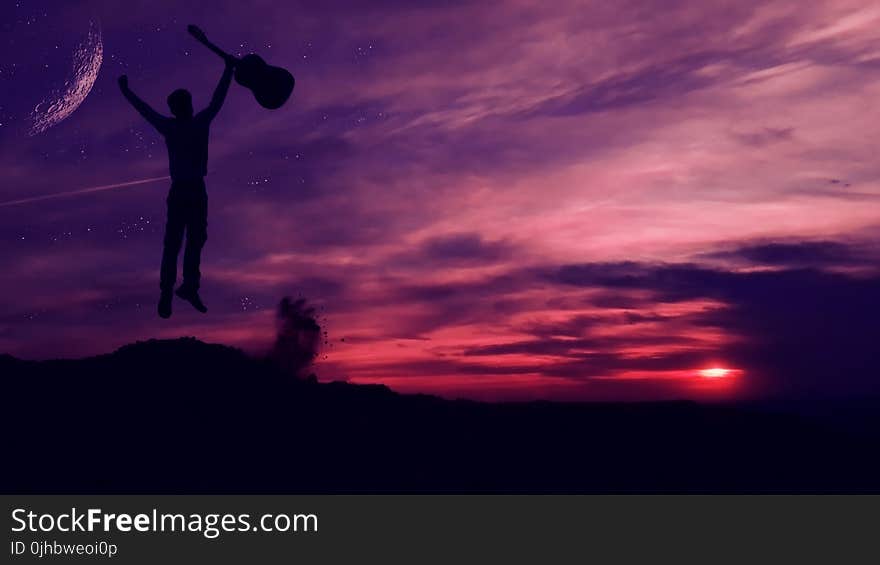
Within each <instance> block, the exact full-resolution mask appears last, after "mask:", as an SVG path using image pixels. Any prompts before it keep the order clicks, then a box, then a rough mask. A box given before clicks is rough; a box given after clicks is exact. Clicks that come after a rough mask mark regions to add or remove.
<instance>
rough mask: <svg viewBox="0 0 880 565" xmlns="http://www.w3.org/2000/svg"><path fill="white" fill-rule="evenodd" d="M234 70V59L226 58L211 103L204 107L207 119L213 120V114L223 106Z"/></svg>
mask: <svg viewBox="0 0 880 565" xmlns="http://www.w3.org/2000/svg"><path fill="white" fill-rule="evenodd" d="M234 70H235V60H234V59H232V58H231V57H230V58H227V59H226V68H225V69H223V76H221V77H220V82H219V83H218V84H217V88H215V89H214V95H213V96H211V103H210V104H209V105H208V107H207V108H206V109H205V114H207V116H208V119H209V120H213V119H214V116H216V115H217V112H219V111H220V108H221V107H222V106H223V101H224V100H226V93H227V92H229V85H230V84H232V73H233V71H234Z"/></svg>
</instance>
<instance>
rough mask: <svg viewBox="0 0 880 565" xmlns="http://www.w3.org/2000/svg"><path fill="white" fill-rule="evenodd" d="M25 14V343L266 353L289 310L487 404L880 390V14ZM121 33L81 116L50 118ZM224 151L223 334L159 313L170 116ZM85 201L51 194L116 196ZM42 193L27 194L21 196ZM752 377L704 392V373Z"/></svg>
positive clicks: (6, 331) (16, 248)
mask: <svg viewBox="0 0 880 565" xmlns="http://www.w3.org/2000/svg"><path fill="white" fill-rule="evenodd" d="M199 4H201V3H189V2H167V1H166V2H163V1H150V2H139V1H131V2H70V1H65V2H27V1H20V2H12V1H10V2H4V3H3V7H2V9H0V11H2V18H0V22H2V24H0V25H2V27H0V44H2V46H3V48H4V52H5V53H7V55H6V56H4V58H3V61H2V62H0V147H2V152H0V246H2V256H3V264H4V268H3V273H2V275H0V277H2V278H0V307H2V310H0V316H2V317H0V352H6V353H9V354H12V355H16V356H19V357H23V358H29V359H47V358H57V357H81V356H86V355H94V354H99V353H106V352H109V351H112V350H113V349H115V348H117V347H119V346H122V345H124V344H126V343H130V342H133V341H136V340H145V339H149V338H174V337H179V336H195V337H198V338H199V339H202V340H205V341H209V342H218V343H225V344H229V345H234V346H238V347H242V348H244V349H245V350H247V351H251V352H254V353H257V354H259V353H261V352H263V351H266V350H267V349H268V348H269V347H270V346H271V343H272V339H273V336H274V332H275V321H274V316H275V310H276V307H277V305H278V303H279V301H280V300H281V298H282V297H283V296H287V295H289V296H293V297H304V298H306V299H307V300H308V301H309V302H310V303H312V304H313V305H315V306H316V308H317V309H318V312H320V316H321V320H320V321H321V324H322V326H323V327H324V329H326V331H327V332H328V343H327V344H326V346H325V348H324V350H323V353H322V355H321V358H320V360H319V362H318V364H317V365H316V367H315V371H316V372H317V374H318V375H319V377H320V378H321V379H325V380H334V379H346V380H350V381H352V382H357V383H366V382H371V383H374V382H378V383H384V384H386V385H388V386H390V387H392V388H394V389H396V390H400V391H404V392H425V393H432V394H441V395H444V396H449V397H468V398H477V399H491V400H510V399H515V400H522V399H534V398H549V399H557V400H655V399H669V398H690V399H697V400H719V399H720V400H725V399H738V398H757V397H777V396H798V397H799V396H821V397H827V396H829V395H835V396H853V395H855V396H863V395H869V394H872V395H876V394H877V393H878V392H880V386H878V376H880V371H878V369H880V356H878V355H877V353H876V349H877V348H876V342H877V336H878V329H880V327H878V324H880V272H878V258H880V245H878V243H877V241H878V240H877V238H878V236H880V207H878V203H880V161H878V159H877V158H876V156H877V147H878V143H880V133H878V127H877V124H878V121H880V120H878V119H880V103H878V100H880V96H878V95H880V41H878V40H880V7H878V5H877V4H876V3H873V2H864V1H863V2H856V1H848V0H828V1H816V2H809V3H805V2H794V1H772V0H770V1H768V0H761V1H752V0H736V1H721V0H716V1H710V2H697V1H669V0H664V1H662V2H661V1H655V2H648V1H628V0H621V1H618V2H601V1H595V2H592V1H577V2H572V1H567V0H560V1H557V2H542V1H537V0H535V1H531V0H510V1H505V2H492V1H489V2H486V1H474V2H470V1H464V0H461V1H453V0H450V1H442V2H441V1H424V2H403V1H399V0H385V1H374V2H361V1H355V0H350V1H341V0H340V1H336V0H327V1H323V2H293V1H291V2H280V1H277V2H269V1H256V2H224V1H218V2H211V3H210V6H209V5H208V4H207V3H205V5H199ZM93 22H94V23H96V24H97V25H98V26H99V28H100V30H101V34H102V38H103V64H102V66H101V68H100V72H99V73H98V76H97V80H96V82H95V85H94V88H93V89H92V91H91V92H90V93H89V95H88V96H87V97H86V99H85V101H84V102H83V103H82V104H81V105H80V106H79V108H77V109H76V110H75V111H74V112H73V113H72V114H71V115H70V116H69V117H68V118H67V119H65V120H64V121H62V122H61V123H59V124H57V125H55V126H54V127H51V128H50V129H48V130H46V131H44V132H43V133H40V134H38V135H29V134H28V130H29V128H30V127H31V126H32V123H31V121H30V118H29V115H30V114H31V112H32V111H33V109H34V107H35V106H36V105H37V104H39V103H40V102H41V101H42V100H44V99H45V98H46V97H47V96H48V97H50V98H51V96H52V92H53V91H54V89H58V88H59V87H60V85H61V84H62V83H63V82H64V80H65V79H66V78H67V77H68V74H69V73H70V68H71V66H72V64H73V58H74V53H76V52H77V51H76V50H77V46H78V45H81V43H82V42H83V41H85V40H86V38H87V36H88V34H89V30H90V26H91V25H92V23H93ZM189 23H194V24H197V25H199V26H200V27H202V28H203V29H204V31H205V32H206V33H207V35H208V37H209V38H210V39H211V40H213V41H214V42H215V43H217V44H218V45H220V46H221V47H225V48H228V49H229V50H230V51H232V52H234V53H235V54H237V55H243V54H246V53H249V52H256V53H258V54H260V55H261V56H263V57H264V58H265V59H266V60H267V61H268V62H269V63H271V64H277V65H281V66H284V67H285V68H287V69H289V70H290V71H291V72H292V73H293V74H294V75H295V76H296V79H297V85H296V89H295V91H294V94H293V96H292V97H291V99H290V100H289V101H288V103H287V104H286V105H285V106H284V107H282V108H281V109H278V110H266V109H263V108H261V107H260V106H258V105H257V104H256V102H255V101H254V99H253V97H252V96H251V94H250V92H249V91H247V90H246V89H244V88H242V87H241V86H238V85H236V84H233V87H232V89H231V90H230V93H229V96H228V98H227V101H226V104H225V106H224V107H223V109H222V110H221V112H220V114H219V116H218V117H217V119H216V120H215V121H214V123H213V125H212V129H211V148H210V160H209V165H208V169H209V174H208V177H207V186H208V193H209V221H208V242H207V245H206V247H205V250H204V253H203V260H202V273H203V280H202V297H203V299H204V301H205V302H206V304H207V305H208V307H209V308H210V311H209V313H208V314H206V315H202V314H200V313H198V312H195V311H194V310H192V309H191V308H190V307H189V306H188V305H187V304H185V303H183V302H180V301H178V302H177V303H176V304H175V312H174V315H173V317H172V318H171V319H170V320H161V319H159V318H158V317H157V315H156V312H155V308H156V300H157V299H158V267H159V259H160V256H161V247H162V232H163V227H164V221H165V219H164V214H165V196H166V194H167V190H168V184H169V181H167V180H155V181H150V182H144V183H137V184H130V183H132V182H135V181H140V180H144V179H156V178H161V177H163V176H165V175H167V174H168V173H167V157H166V152H165V147H164V144H163V141H162V138H161V137H160V136H159V134H157V133H156V132H154V131H152V130H151V128H150V126H149V125H148V124H146V122H144V121H143V120H142V119H141V118H140V116H139V115H138V114H137V113H136V112H135V111H134V110H133V109H132V108H131V107H130V106H129V105H128V104H127V102H126V101H125V99H124V98H123V97H122V96H121V95H120V93H119V90H118V87H117V84H116V80H117V77H118V76H119V75H120V74H127V75H128V76H129V84H130V86H131V88H132V90H134V92H136V93H137V94H138V95H140V96H141V97H142V98H144V99H145V100H146V101H147V102H148V103H150V104H151V105H153V107H155V108H156V109H157V110H159V111H160V112H165V113H166V114H167V107H166V106H165V97H166V96H167V95H168V94H169V93H170V92H171V91H172V90H174V89H176V88H181V87H182V88H187V89H189V90H190V91H191V92H192V93H193V98H194V104H195V106H196V108H197V110H198V109H199V108H200V107H203V106H205V105H207V102H208V99H209V98H210V94H211V92H212V90H213V88H214V86H215V84H216V82H217V80H218V79H219V77H220V74H221V71H222V62H221V61H220V59H219V58H218V57H217V56H216V55H214V54H212V53H210V52H209V51H208V50H206V49H205V48H203V47H202V46H200V45H199V44H197V43H196V42H195V40H194V39H193V38H192V37H190V36H189V35H188V34H187V33H186V32H185V27H186V25H187V24H189ZM111 185H123V186H118V187H115V188H110V189H107V190H100V191H94V192H86V193H79V194H73V195H68V196H65V197H58V198H48V199H42V200H29V199H32V198H34V197H37V196H44V195H57V194H61V193H67V192H73V191H80V190H83V189H89V188H94V187H107V186H111ZM21 200H26V202H18V201H21ZM712 368H715V369H726V371H706V369H712Z"/></svg>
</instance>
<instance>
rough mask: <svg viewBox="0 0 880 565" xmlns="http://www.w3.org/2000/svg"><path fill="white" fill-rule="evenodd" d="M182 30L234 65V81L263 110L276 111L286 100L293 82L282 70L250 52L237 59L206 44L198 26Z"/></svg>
mask: <svg viewBox="0 0 880 565" xmlns="http://www.w3.org/2000/svg"><path fill="white" fill-rule="evenodd" d="M186 29H187V31H189V32H190V34H192V36H193V37H195V38H196V39H198V40H199V41H200V42H201V43H202V44H203V45H204V46H205V47H207V48H208V49H210V50H211V51H213V52H214V53H216V54H217V55H219V56H220V57H222V58H223V59H225V60H232V61H234V62H235V82H237V83H238V84H240V85H242V86H244V87H245V88H247V89H249V90H250V91H251V92H252V93H253V95H254V98H256V99H257V102H258V103H259V104H260V106H262V107H263V108H269V109H270V110H274V109H276V108H280V107H281V106H282V105H283V104H284V103H285V102H287V99H288V98H290V94H291V93H292V92H293V87H294V85H295V84H296V81H295V80H294V78H293V75H292V74H290V72H288V71H287V70H286V69H282V68H281V67H274V66H272V65H270V64H268V63H266V61H264V60H263V58H262V57H260V56H259V55H256V54H254V53H251V54H249V55H245V56H244V57H242V58H240V59H239V58H238V57H234V56H232V55H230V54H229V53H227V52H226V51H223V50H222V49H220V48H219V47H217V46H216V45H214V44H213V43H211V42H210V41H208V38H207V36H206V35H205V32H203V31H202V30H201V29H199V28H198V27H196V26H194V25H189V26H187V28H186Z"/></svg>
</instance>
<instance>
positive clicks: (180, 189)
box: [119, 56, 236, 318]
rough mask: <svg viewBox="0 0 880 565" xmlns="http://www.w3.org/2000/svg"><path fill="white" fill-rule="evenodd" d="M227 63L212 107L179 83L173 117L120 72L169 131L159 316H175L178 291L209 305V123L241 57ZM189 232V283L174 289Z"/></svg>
mask: <svg viewBox="0 0 880 565" xmlns="http://www.w3.org/2000/svg"><path fill="white" fill-rule="evenodd" d="M224 61H225V64H226V68H225V69H224V71H223V76H222V77H220V83H219V84H218V85H217V88H216V89H215V90H214V95H213V96H212V97H211V103H210V104H209V105H208V107H207V108H205V109H204V110H202V111H201V112H199V113H198V114H195V115H193V105H192V96H191V95H190V93H189V91H187V90H184V89H178V90H175V91H174V92H172V93H171V94H170V95H169V96H168V107H169V108H170V109H171V113H172V114H173V115H174V117H173V118H168V117H166V116H163V115H161V114H159V113H158V112H156V111H155V110H153V109H152V108H151V107H150V106H149V105H148V104H147V103H146V102H144V101H143V100H141V99H140V98H138V96H137V95H136V94H135V93H134V92H132V91H131V89H129V88H128V77H127V76H126V75H122V76H121V77H119V87H120V89H122V94H123V95H124V96H125V98H126V99H127V100H128V101H129V102H131V105H132V106H134V107H135V109H136V110H137V111H138V112H139V113H140V114H141V116H143V117H144V118H145V119H146V120H147V121H148V122H150V124H152V125H153V127H155V128H156V129H157V130H158V131H159V133H161V134H162V135H163V136H164V137H165V145H166V146H167V147H168V163H169V169H170V173H171V189H170V190H169V191H168V199H167V204H168V217H167V220H166V223H165V241H164V249H163V251H162V267H161V271H160V275H159V288H160V289H161V294H160V295H159V306H158V311H159V316H161V317H162V318H168V317H170V316H171V302H172V298H173V297H172V292H174V293H175V294H177V296H179V297H180V298H182V299H184V300H186V301H187V302H189V303H190V304H192V305H193V307H194V308H195V309H196V310H198V311H199V312H203V313H204V312H207V311H208V308H207V307H206V306H205V305H204V303H202V299H201V297H200V296H199V280H200V278H201V272H200V271H199V263H200V262H201V254H202V247H203V246H204V245H205V241H206V240H207V239H208V233H207V228H208V194H207V192H206V190H205V175H206V174H207V173H208V129H209V126H210V124H211V120H213V119H214V117H215V116H216V115H217V113H218V112H219V111H220V107H221V106H223V100H224V99H225V98H226V93H227V92H228V91H229V85H230V83H231V82H232V74H233V70H234V68H235V63H236V59H234V58H233V57H230V56H227V57H225V58H224ZM184 231H185V232H186V249H185V251H184V254H183V283H182V284H181V285H180V286H179V287H178V288H177V290H176V291H174V284H175V282H176V281H177V256H178V255H179V254H180V247H181V245H182V244H183V235H184Z"/></svg>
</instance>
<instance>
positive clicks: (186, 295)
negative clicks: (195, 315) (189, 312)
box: [174, 286, 208, 314]
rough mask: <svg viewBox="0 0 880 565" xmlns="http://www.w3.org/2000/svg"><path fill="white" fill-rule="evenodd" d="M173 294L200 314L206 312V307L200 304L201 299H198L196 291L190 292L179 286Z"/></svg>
mask: <svg viewBox="0 0 880 565" xmlns="http://www.w3.org/2000/svg"><path fill="white" fill-rule="evenodd" d="M174 294H176V295H177V296H179V297H181V298H183V299H184V300H186V301H187V302H189V303H190V304H192V307H193V308H195V309H196V310H198V311H199V312H201V313H202V314H204V313H205V312H207V311H208V307H207V306H205V304H204V303H203V302H202V299H201V297H199V291H198V290H191V289H188V288H186V287H185V286H180V287H178V289H177V290H175V291H174Z"/></svg>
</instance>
